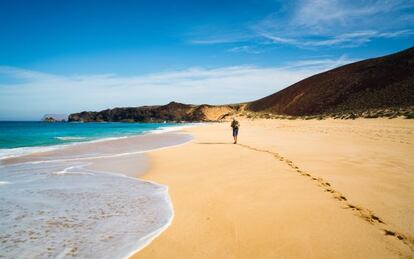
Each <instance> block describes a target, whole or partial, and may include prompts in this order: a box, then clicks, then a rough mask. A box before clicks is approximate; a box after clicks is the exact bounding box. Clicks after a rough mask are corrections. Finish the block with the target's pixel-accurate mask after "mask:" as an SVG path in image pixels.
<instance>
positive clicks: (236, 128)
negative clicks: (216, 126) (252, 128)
mask: <svg viewBox="0 0 414 259" xmlns="http://www.w3.org/2000/svg"><path fill="white" fill-rule="evenodd" d="M239 126H240V124H239V122H238V121H237V120H236V118H233V121H232V122H231V127H232V128H233V138H234V143H233V144H237V135H238V134H239Z"/></svg>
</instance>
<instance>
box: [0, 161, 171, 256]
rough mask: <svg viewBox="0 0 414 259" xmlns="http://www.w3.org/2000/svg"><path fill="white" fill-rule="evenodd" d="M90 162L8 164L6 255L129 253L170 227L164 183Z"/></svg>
mask: <svg viewBox="0 0 414 259" xmlns="http://www.w3.org/2000/svg"><path fill="white" fill-rule="evenodd" d="M85 165H87V164H86V163H55V164H53V165H48V166H45V165H44V164H43V165H36V166H33V165H31V166H27V165H23V164H16V165H9V166H6V167H3V168H2V178H3V179H2V181H1V182H0V184H1V185H2V186H1V188H0V196H1V197H2V203H1V206H2V210H1V211H0V217H1V218H2V219H3V221H2V226H1V227H0V230H1V233H2V235H3V236H4V238H3V242H2V243H0V250H1V251H2V255H3V256H5V257H9V258H26V257H39V258H46V257H47V258H59V257H81V258H91V257H98V258H125V257H126V256H129V255H130V254H132V253H133V252H135V251H138V250H140V249H142V248H143V247H144V246H146V245H147V244H148V243H149V242H150V241H151V240H152V239H154V238H155V237H156V236H158V235H159V234H160V233H161V232H162V231H163V230H164V229H165V228H167V227H168V226H169V225H170V224H171V221H172V218H173V216H174V211H173V208H172V204H171V200H170V198H169V195H168V188H167V187H166V186H164V185H160V184H156V183H153V182H149V181H143V180H139V179H137V178H131V177H128V176H125V175H119V174H116V173H106V172H102V171H93V170H89V169H86V168H84V166H85ZM17 171H18V172H19V173H16V172H17ZM55 173H58V174H59V175H60V176H59V177H57V176H55ZM9 182H13V186H10V185H9V184H7V183H9ZM2 183H4V184H2ZM27 192H30V194H31V195H30V196H29V197H27V198H25V199H22V198H21V197H26V194H27ZM17 218H18V219H19V224H18V225H16V219H17ZM97 226H99V227H97ZM16 239H19V240H20V242H19V243H16V242H15V240H16Z"/></svg>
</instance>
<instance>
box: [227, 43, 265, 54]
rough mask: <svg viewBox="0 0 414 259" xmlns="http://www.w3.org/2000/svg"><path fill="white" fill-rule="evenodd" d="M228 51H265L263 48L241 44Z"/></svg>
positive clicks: (251, 52) (257, 52) (252, 52)
mask: <svg viewBox="0 0 414 259" xmlns="http://www.w3.org/2000/svg"><path fill="white" fill-rule="evenodd" d="M227 52H233V53H248V54H260V53H263V50H262V49H259V48H257V47H254V46H247V45H244V46H239V47H234V48H230V49H228V50H227Z"/></svg>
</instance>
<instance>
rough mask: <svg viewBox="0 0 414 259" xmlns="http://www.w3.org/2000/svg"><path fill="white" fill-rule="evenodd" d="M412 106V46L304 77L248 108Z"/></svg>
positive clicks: (297, 112)
mask: <svg viewBox="0 0 414 259" xmlns="http://www.w3.org/2000/svg"><path fill="white" fill-rule="evenodd" d="M410 106H414V47H412V48H409V49H407V50H404V51H401V52H398V53H396V54H392V55H389V56H384V57H380V58H373V59H367V60H364V61H360V62H356V63H352V64H348V65H345V66H342V67H338V68H335V69H332V70H329V71H327V72H324V73H320V74H317V75H314V76H311V77H309V78H306V79H304V80H302V81H300V82H298V83H295V84H293V85H291V86H289V87H287V88H285V89H283V90H281V91H279V92H277V93H275V94H272V95H270V96H267V97H264V98H262V99H259V100H257V101H253V102H251V103H249V104H248V105H247V109H249V110H251V111H254V112H270V113H275V114H286V115H293V116H302V115H319V114H333V113H341V112H355V111H366V110H369V109H379V108H402V107H410Z"/></svg>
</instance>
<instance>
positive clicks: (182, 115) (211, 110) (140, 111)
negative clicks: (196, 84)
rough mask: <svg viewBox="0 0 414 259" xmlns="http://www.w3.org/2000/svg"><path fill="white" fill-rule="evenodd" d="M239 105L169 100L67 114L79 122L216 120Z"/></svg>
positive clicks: (238, 107) (70, 119)
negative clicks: (151, 104)
mask: <svg viewBox="0 0 414 259" xmlns="http://www.w3.org/2000/svg"><path fill="white" fill-rule="evenodd" d="M238 109H240V105H217V106H213V105H207V104H203V105H191V104H183V103H177V102H170V103H169V104H167V105H160V106H141V107H127V108H114V109H107V110H103V111H100V112H87V111H84V112H80V113H73V114H71V115H69V121H81V122H101V121H120V122H163V121H175V122H180V121H216V120H220V119H222V118H223V117H225V116H228V115H229V114H232V113H234V112H237V110H238Z"/></svg>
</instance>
